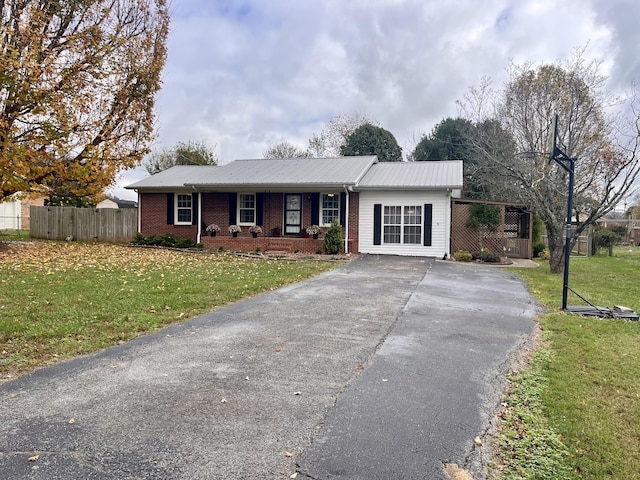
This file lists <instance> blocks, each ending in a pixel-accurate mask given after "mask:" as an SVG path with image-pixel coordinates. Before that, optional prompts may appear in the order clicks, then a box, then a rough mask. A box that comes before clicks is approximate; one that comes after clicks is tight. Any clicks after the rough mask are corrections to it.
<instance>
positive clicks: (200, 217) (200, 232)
mask: <svg viewBox="0 0 640 480" xmlns="http://www.w3.org/2000/svg"><path fill="white" fill-rule="evenodd" d="M201 240H202V192H198V236H197V237H196V243H200V241H201Z"/></svg>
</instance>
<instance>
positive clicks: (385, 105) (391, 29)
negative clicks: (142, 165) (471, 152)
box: [119, 0, 640, 198]
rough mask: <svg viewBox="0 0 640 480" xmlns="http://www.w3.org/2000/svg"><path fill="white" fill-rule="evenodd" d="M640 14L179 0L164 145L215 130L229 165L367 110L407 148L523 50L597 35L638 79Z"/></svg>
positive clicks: (571, 44)
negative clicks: (639, 22) (340, 116)
mask: <svg viewBox="0 0 640 480" xmlns="http://www.w3.org/2000/svg"><path fill="white" fill-rule="evenodd" d="M639 14H640V4H638V2H637V1H636V0H612V1H610V2H606V3H605V2H598V1H596V0H593V1H591V2H590V1H587V0H567V1H564V2H557V1H556V0H538V1H530V2H523V1H520V0H487V1H483V2H477V1H475V0H457V1H440V2H436V1H430V2H425V1H423V0H385V1H381V0H369V1H363V0H356V1H349V2H345V1H341V0H325V1H321V2H317V1H316V2H312V1H306V0H268V1H267V0H254V1H243V2H238V1H230V0H226V1H225V0H180V2H175V3H174V11H173V13H172V21H173V23H172V30H171V35H170V39H169V44H168V52H169V53H168V61H167V65H166V68H165V75H164V79H165V81H164V87H163V90H162V92H161V93H160V94H159V96H158V98H157V113H158V122H157V123H158V127H159V129H158V133H159V137H158V145H162V146H168V145H172V144H174V143H175V142H177V141H187V140H206V141H207V142H208V143H210V144H217V146H218V154H219V157H220V160H221V163H227V162H230V161H232V160H234V159H236V158H250V157H254V158H255V157H260V156H261V155H262V152H263V151H264V150H265V149H266V147H267V146H268V145H269V144H272V143H275V142H279V141H283V140H287V141H290V142H292V143H295V144H297V145H299V146H300V147H304V146H306V142H307V139H308V138H309V137H310V135H311V134H312V133H313V132H319V131H320V129H321V128H322V126H323V125H324V123H325V122H326V121H327V120H328V119H329V118H331V117H332V116H333V115H335V114H338V113H362V114H364V115H367V116H369V117H372V118H375V119H377V120H378V121H379V122H380V124H381V125H382V126H383V127H384V128H386V129H388V130H390V131H391V132H392V133H393V134H394V135H395V136H396V138H397V139H398V142H399V143H400V144H401V145H402V146H403V147H404V149H405V151H407V150H410V149H411V148H412V146H413V144H412V139H413V138H414V137H417V136H419V135H420V134H422V133H428V132H429V131H430V130H431V129H432V128H433V126H434V125H435V124H436V123H437V122H439V121H440V120H442V119H443V118H445V117H447V116H452V115H456V114H457V109H456V104H455V102H456V100H458V99H460V98H461V97H462V95H463V94H464V93H465V92H467V91H468V89H469V87H470V86H472V85H477V84H478V83H479V81H480V79H481V78H482V77H483V76H489V77H492V78H493V79H494V80H495V81H496V83H498V84H500V83H501V82H502V81H503V80H504V79H505V78H506V73H505V72H506V68H507V66H508V65H509V61H510V59H513V60H514V61H515V62H517V63H521V62H525V61H533V62H536V63H537V64H539V63H542V62H555V61H558V60H562V59H567V58H568V57H569V56H570V55H571V53H572V52H573V51H574V49H575V48H577V47H580V46H584V45H585V44H587V43H588V42H589V45H590V46H589V49H588V55H591V56H593V57H597V58H602V59H603V60H605V61H606V63H605V67H606V72H607V73H609V74H610V75H611V81H610V85H611V86H612V88H616V89H622V88H627V87H628V86H629V85H630V84H631V82H632V81H634V80H635V81H637V80H638V76H639V75H640V63H639V58H640V56H639V55H638V52H637V45H639V44H640V39H639V38H638V37H639V34H638V29H637V27H636V26H635V25H634V23H635V20H636V19H637V18H638V17H639V16H640V15H639ZM129 178H130V176H129V175H128V174H127V175H126V176H125V178H124V179H123V180H122V181H120V182H119V184H123V183H124V182H125V181H126V180H129ZM131 195H132V194H131V193H129V194H128V198H130V197H131Z"/></svg>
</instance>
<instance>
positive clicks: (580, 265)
mask: <svg viewBox="0 0 640 480" xmlns="http://www.w3.org/2000/svg"><path fill="white" fill-rule="evenodd" d="M548 272H549V268H548V265H547V264H546V262H542V266H541V268H534V269H518V270H517V273H518V274H519V275H521V276H522V277H523V278H524V279H525V280H526V282H527V283H528V285H529V287H530V289H531V291H532V293H533V294H534V295H535V296H536V297H537V298H538V299H539V300H540V301H541V302H542V303H544V304H545V306H547V308H548V309H549V310H550V313H547V314H545V315H541V317H540V319H539V321H540V326H541V328H542V330H543V332H542V333H543V345H542V347H541V348H540V349H539V350H538V352H537V354H536V355H535V357H534V359H533V362H532V365H531V368H530V369H529V371H528V372H527V373H525V374H524V375H523V376H520V377H516V378H513V379H512V380H513V386H512V396H511V397H510V398H508V399H507V400H506V401H505V403H504V404H503V406H504V411H503V416H504V421H503V424H502V433H501V435H500V449H501V450H500V452H501V461H502V463H503V464H502V465H497V466H496V469H495V472H496V475H498V474H499V473H500V472H502V478H509V479H520V478H528V479H554V480H555V479H562V478H571V479H604V478H608V479H639V478H640V382H639V381H638V379H640V341H639V339H640V323H639V322H626V321H621V320H607V319H599V318H585V317H580V316H575V315H568V314H565V313H562V312H560V311H559V305H560V303H561V302H560V299H561V293H562V276H561V275H551V274H549V273H548ZM570 272H571V273H570V280H569V284H570V287H571V288H572V289H574V290H576V291H577V292H578V293H579V294H580V295H582V296H583V297H585V298H586V299H588V300H589V301H590V302H591V303H593V304H594V305H602V306H613V305H624V306H627V307H630V308H632V309H634V310H635V311H636V312H638V311H640V295H638V292H639V289H638V285H640V248H637V247H633V248H629V247H627V248H622V247H621V248H618V249H616V250H615V251H614V256H613V257H607V256H596V257H590V258H572V260H571V267H570ZM568 304H569V305H584V303H583V302H582V301H581V300H580V299H578V298H577V297H575V296H574V295H572V294H570V295H569V302H568Z"/></svg>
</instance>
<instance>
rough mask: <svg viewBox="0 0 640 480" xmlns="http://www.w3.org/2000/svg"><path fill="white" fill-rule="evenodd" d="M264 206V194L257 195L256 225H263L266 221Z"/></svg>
mask: <svg viewBox="0 0 640 480" xmlns="http://www.w3.org/2000/svg"><path fill="white" fill-rule="evenodd" d="M263 206H264V193H256V225H262V222H263V220H264V218H263V215H262V209H263Z"/></svg>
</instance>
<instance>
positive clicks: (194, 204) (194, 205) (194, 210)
mask: <svg viewBox="0 0 640 480" xmlns="http://www.w3.org/2000/svg"><path fill="white" fill-rule="evenodd" d="M197 224H198V194H197V193H192V194H191V225H197Z"/></svg>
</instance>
